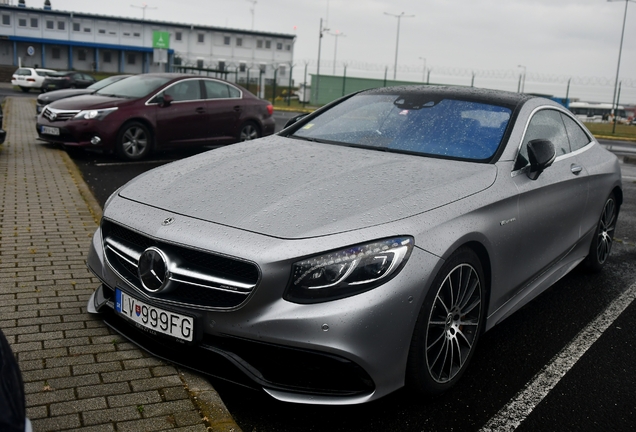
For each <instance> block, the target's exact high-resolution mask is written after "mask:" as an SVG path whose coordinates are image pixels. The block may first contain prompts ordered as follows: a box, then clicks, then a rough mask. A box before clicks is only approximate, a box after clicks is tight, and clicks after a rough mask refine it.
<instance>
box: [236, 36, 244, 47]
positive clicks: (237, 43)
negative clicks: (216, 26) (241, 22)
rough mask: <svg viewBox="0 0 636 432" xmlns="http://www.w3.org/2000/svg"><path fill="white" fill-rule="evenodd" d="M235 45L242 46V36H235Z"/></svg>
mask: <svg viewBox="0 0 636 432" xmlns="http://www.w3.org/2000/svg"><path fill="white" fill-rule="evenodd" d="M236 46H243V38H236Z"/></svg>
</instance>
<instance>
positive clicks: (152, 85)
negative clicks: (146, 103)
mask: <svg viewBox="0 0 636 432" xmlns="http://www.w3.org/2000/svg"><path fill="white" fill-rule="evenodd" d="M171 79H172V78H170V77H164V76H148V75H135V76H131V77H129V78H128V79H124V80H121V81H117V82H116V83H113V84H111V85H109V86H107V87H105V88H102V89H101V90H98V91H97V92H96V94H100V95H104V96H117V97H124V98H134V99H136V98H140V97H143V96H146V95H148V94H150V93H152V92H153V91H155V90H156V89H157V88H159V87H161V86H162V85H164V84H165V83H167V82H168V81H170V80H171Z"/></svg>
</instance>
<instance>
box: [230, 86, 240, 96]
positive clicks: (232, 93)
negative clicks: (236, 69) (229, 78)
mask: <svg viewBox="0 0 636 432" xmlns="http://www.w3.org/2000/svg"><path fill="white" fill-rule="evenodd" d="M227 88H228V90H229V91H230V97H231V98H234V99H238V98H240V97H241V91H240V90H239V89H237V88H236V87H232V86H227Z"/></svg>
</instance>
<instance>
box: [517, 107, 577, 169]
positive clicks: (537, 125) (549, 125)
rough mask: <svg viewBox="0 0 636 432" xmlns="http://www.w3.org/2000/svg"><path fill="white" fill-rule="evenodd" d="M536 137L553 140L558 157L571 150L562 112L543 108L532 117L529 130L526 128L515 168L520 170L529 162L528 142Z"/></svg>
mask: <svg viewBox="0 0 636 432" xmlns="http://www.w3.org/2000/svg"><path fill="white" fill-rule="evenodd" d="M535 139H548V140H550V141H552V144H554V148H555V150H556V155H557V157H558V156H561V155H564V154H567V153H569V152H570V144H569V142H568V136H567V133H566V131H565V126H564V125H563V120H562V119H561V113H560V112H558V111H556V110H551V109H545V110H541V111H539V112H537V113H536V114H535V115H534V116H533V117H532V119H530V124H529V125H528V130H526V134H525V135H524V137H523V143H522V144H521V149H520V150H519V155H518V156H517V161H516V162H515V167H514V169H515V170H519V169H521V168H523V167H525V166H526V165H528V164H529V161H528V143H529V142H530V141H532V140H535Z"/></svg>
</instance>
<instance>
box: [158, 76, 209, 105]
mask: <svg viewBox="0 0 636 432" xmlns="http://www.w3.org/2000/svg"><path fill="white" fill-rule="evenodd" d="M165 93H166V94H169V95H170V96H172V99H173V100H174V101H175V102H183V101H191V100H197V99H201V87H200V86H199V80H186V81H181V82H178V83H177V84H175V85H173V86H172V87H170V88H169V89H166V91H165Z"/></svg>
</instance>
